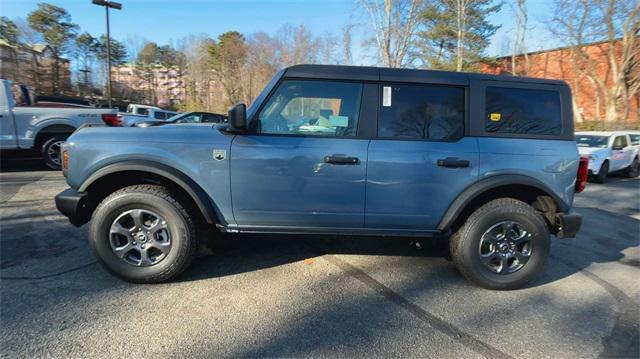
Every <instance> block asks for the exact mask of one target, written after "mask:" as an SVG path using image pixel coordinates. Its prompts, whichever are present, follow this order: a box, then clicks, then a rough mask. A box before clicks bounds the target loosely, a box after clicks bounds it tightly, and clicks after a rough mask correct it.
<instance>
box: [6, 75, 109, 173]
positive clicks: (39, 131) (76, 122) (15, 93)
mask: <svg viewBox="0 0 640 359" xmlns="http://www.w3.org/2000/svg"><path fill="white" fill-rule="evenodd" d="M33 105H34V102H33V99H32V96H31V95H30V94H29V91H28V90H27V88H26V87H24V86H20V85H17V84H12V83H11V81H9V80H4V79H0V150H2V152H8V151H11V150H37V151H39V153H40V154H41V155H42V158H43V160H44V162H45V164H46V165H47V166H49V167H51V168H54V169H59V168H60V167H61V158H60V145H62V143H64V141H65V140H66V139H67V137H69V135H71V133H73V131H75V130H76V129H77V128H78V127H80V126H82V125H84V124H102V125H104V124H106V125H108V126H112V125H114V123H115V121H116V120H117V110H116V109H102V108H90V107H87V108H72V107H68V108H66V107H34V106H33Z"/></svg>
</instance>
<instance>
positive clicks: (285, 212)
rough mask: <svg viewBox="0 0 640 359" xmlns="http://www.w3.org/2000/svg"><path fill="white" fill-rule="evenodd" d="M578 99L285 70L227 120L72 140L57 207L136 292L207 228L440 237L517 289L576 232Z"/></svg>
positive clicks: (517, 87) (555, 89)
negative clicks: (558, 242)
mask: <svg viewBox="0 0 640 359" xmlns="http://www.w3.org/2000/svg"><path fill="white" fill-rule="evenodd" d="M570 96H571V93H570V90H569V87H568V86H567V85H566V84H565V83H564V82H561V81H552V80H543V79H533V78H519V77H498V76H490V75H481V74H467V73H452V72H439V71H424V70H407V69H389V68H374V67H347V66H323V65H298V66H292V67H289V68H286V69H284V70H282V71H280V72H278V73H277V74H276V75H275V76H274V78H273V79H272V80H271V81H270V82H269V83H268V84H267V86H266V87H265V88H264V90H263V91H262V93H260V95H259V96H258V97H257V98H256V100H255V101H254V102H253V103H252V104H251V106H249V107H248V108H247V107H246V106H245V105H244V104H238V105H236V106H234V107H233V108H231V109H230V110H229V114H228V117H229V123H228V124H222V125H212V124H181V125H166V126H159V127H149V128H108V127H103V128H99V127H89V128H82V129H79V130H77V131H76V132H75V133H74V134H73V135H72V136H71V137H69V139H68V140H67V142H66V144H65V145H64V146H63V149H62V159H63V172H64V175H65V176H66V178H67V182H68V184H69V186H70V187H71V188H69V189H67V190H65V191H64V192H62V193H60V194H59V195H58V196H57V197H56V205H57V208H58V209H59V211H60V212H62V213H63V214H64V215H65V216H67V217H68V218H69V219H70V221H71V223H73V224H74V225H76V226H80V225H83V224H85V223H87V222H89V221H91V224H90V230H89V241H90V244H91V247H92V249H93V251H94V252H95V254H96V256H97V257H98V260H99V262H100V263H101V264H102V265H103V266H104V267H105V268H106V269H108V270H109V271H110V272H112V273H113V274H115V275H117V276H119V277H121V278H123V279H125V280H128V281H131V282H137V283H153V282H163V281H167V280H170V279H172V278H174V277H175V276H177V275H178V274H180V273H181V272H183V271H184V270H185V269H186V268H187V267H188V265H189V264H190V262H191V260H192V259H193V257H194V254H195V250H196V247H197V241H198V234H197V231H198V229H199V228H207V226H208V227H209V228H217V230H219V231H221V232H231V233H242V232H259V233H290V234H304V233H306V234H308V233H316V234H340V235H370V236H424V237H436V238H442V239H443V240H448V241H449V248H450V252H451V257H452V258H453V261H454V263H455V265H456V267H457V268H458V270H459V271H460V273H461V274H462V275H464V276H465V277H466V278H467V279H469V280H470V281H471V282H473V283H475V284H477V285H480V286H482V287H485V288H491V289H511V288H517V287H519V286H521V285H523V284H524V283H526V282H527V281H529V280H531V279H532V278H534V277H535V276H536V274H537V273H539V272H540V270H541V269H542V268H543V265H544V263H545V261H546V259H547V257H548V253H549V247H550V235H551V234H553V235H555V236H556V237H558V238H565V237H574V236H575V234H576V232H577V231H578V229H579V228H580V224H581V217H580V216H579V215H578V214H575V213H572V212H571V211H570V209H571V205H572V202H573V197H574V193H575V192H577V191H580V190H581V189H582V188H583V186H584V181H586V166H585V165H586V164H587V163H586V162H584V161H581V160H580V157H579V155H578V151H577V148H576V144H575V142H574V133H573V121H572V112H571V98H570ZM579 168H580V169H581V170H582V171H581V173H580V174H579Z"/></svg>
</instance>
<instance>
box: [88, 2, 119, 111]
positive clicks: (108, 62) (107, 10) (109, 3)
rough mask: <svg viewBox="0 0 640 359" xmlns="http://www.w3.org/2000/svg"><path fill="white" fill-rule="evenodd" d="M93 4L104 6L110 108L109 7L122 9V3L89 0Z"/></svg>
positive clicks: (109, 101)
mask: <svg viewBox="0 0 640 359" xmlns="http://www.w3.org/2000/svg"><path fill="white" fill-rule="evenodd" d="M91 3H93V4H94V5H100V6H104V8H105V12H106V14H107V100H108V103H109V108H111V45H110V42H111V35H110V34H109V8H112V9H116V10H122V4H120V3H118V2H115V1H110V0H91Z"/></svg>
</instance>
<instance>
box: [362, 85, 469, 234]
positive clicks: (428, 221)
mask: <svg viewBox="0 0 640 359" xmlns="http://www.w3.org/2000/svg"><path fill="white" fill-rule="evenodd" d="M380 93H381V97H382V101H381V102H380V103H381V107H380V116H379V119H378V138H377V139H374V140H372V141H371V144H370V145H369V151H368V153H369V160H368V165H367V191H366V211H365V224H366V226H367V227H368V228H372V229H373V228H386V229H389V228H393V229H400V230H427V231H429V230H435V229H436V226H437V224H438V222H439V221H440V219H441V217H442V216H443V214H444V212H445V211H446V209H447V207H448V206H449V204H451V202H452V201H453V200H454V199H455V197H456V196H457V195H458V194H459V193H460V192H462V191H463V190H464V189H465V188H466V187H467V186H469V185H470V184H471V183H473V182H474V181H475V180H476V179H477V176H478V143H477V139H475V138H469V137H464V123H465V114H464V109H465V89H464V87H452V86H436V85H409V84H398V85H392V84H390V85H383V86H382V90H381V92H380Z"/></svg>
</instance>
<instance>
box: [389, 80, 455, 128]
mask: <svg viewBox="0 0 640 359" xmlns="http://www.w3.org/2000/svg"><path fill="white" fill-rule="evenodd" d="M381 96H382V101H381V102H380V103H381V104H382V106H381V109H380V121H379V122H378V136H379V137H383V138H384V137H393V138H410V139H430V140H454V139H458V138H461V137H462V136H463V135H464V88H461V87H444V86H431V85H392V86H383V87H382V92H381Z"/></svg>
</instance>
